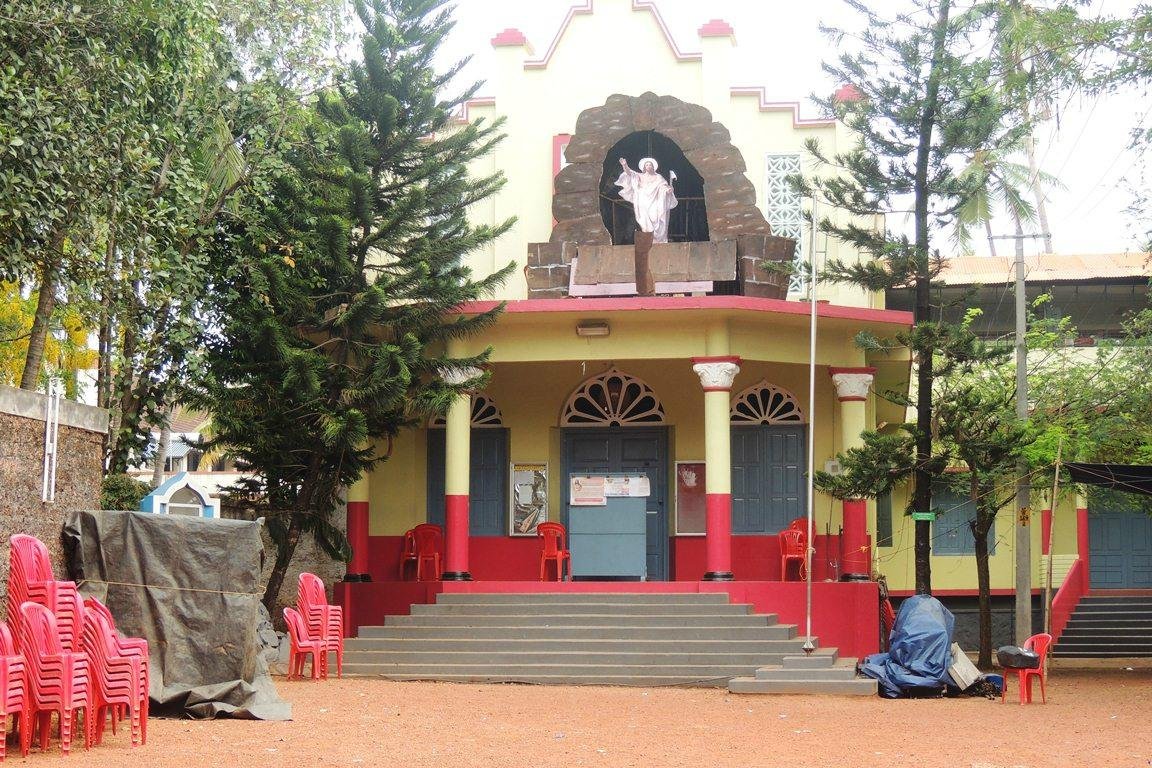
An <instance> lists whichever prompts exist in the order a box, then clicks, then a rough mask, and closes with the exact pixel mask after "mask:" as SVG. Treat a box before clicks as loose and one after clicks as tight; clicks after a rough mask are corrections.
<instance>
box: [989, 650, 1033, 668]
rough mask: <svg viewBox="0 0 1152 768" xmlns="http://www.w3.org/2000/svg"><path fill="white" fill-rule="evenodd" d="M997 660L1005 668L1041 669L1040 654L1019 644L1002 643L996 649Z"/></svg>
mask: <svg viewBox="0 0 1152 768" xmlns="http://www.w3.org/2000/svg"><path fill="white" fill-rule="evenodd" d="M996 661H997V663H998V664H1000V666H1002V667H1004V668H1005V669H1039V667H1040V655H1039V654H1038V653H1036V652H1035V651H1028V650H1025V649H1023V648H1021V647H1020V646H1018V645H1002V646H1000V647H999V648H997V649H996Z"/></svg>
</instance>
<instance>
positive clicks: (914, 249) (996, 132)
mask: <svg viewBox="0 0 1152 768" xmlns="http://www.w3.org/2000/svg"><path fill="white" fill-rule="evenodd" d="M846 1H847V2H848V4H849V5H851V6H852V7H853V8H854V9H855V10H856V11H857V12H859V13H860V14H861V15H862V16H863V17H864V18H865V20H866V21H867V25H868V26H867V29H866V30H865V31H864V32H863V33H862V34H860V35H859V36H857V38H856V40H855V41H854V48H855V49H856V50H854V51H851V52H848V53H844V54H842V55H841V57H840V58H839V60H838V61H836V62H834V63H825V65H824V69H825V70H826V71H827V72H828V73H829V74H831V75H832V76H833V77H835V78H836V79H837V80H838V81H839V82H842V83H850V84H851V85H852V86H853V87H854V88H855V91H856V93H855V94H853V96H854V98H848V99H844V98H843V94H841V98H840V99H839V100H835V101H834V100H831V99H830V100H827V101H826V102H825V108H826V109H828V110H829V111H833V112H835V113H836V114H837V116H838V117H840V118H841V119H842V120H843V121H844V123H845V124H846V125H847V126H848V127H849V128H850V129H852V131H853V132H854V133H855V135H856V136H857V137H858V138H859V144H858V145H857V146H856V147H854V148H853V149H851V150H850V151H848V152H845V153H841V154H836V155H833V156H829V155H828V154H826V153H825V152H824V151H823V150H822V148H821V147H820V146H819V144H818V143H816V142H810V143H809V145H808V147H809V150H810V151H811V152H812V153H813V155H815V157H816V158H817V161H818V162H819V163H820V164H821V165H822V166H823V167H824V169H825V170H827V171H828V173H826V174H825V175H822V176H817V177H814V178H809V179H806V180H805V181H804V183H803V185H802V186H803V188H804V191H806V192H807V193H809V194H816V195H819V196H820V197H821V198H822V199H823V200H825V201H826V202H827V203H828V204H830V205H831V206H832V207H833V208H836V209H839V210H840V211H843V212H845V213H847V214H848V216H847V217H846V218H842V219H838V220H833V219H829V218H825V219H823V220H822V221H820V222H819V223H818V225H819V226H820V228H821V229H822V230H823V231H826V232H828V233H830V234H831V235H833V236H834V237H836V238H837V239H839V240H841V241H843V242H845V243H848V244H850V245H852V246H854V247H855V249H856V250H858V251H859V252H861V253H863V254H866V255H868V256H871V257H872V260H869V261H866V262H861V263H845V262H842V261H836V260H832V261H830V262H829V263H828V265H827V268H826V276H827V277H830V278H831V279H833V280H835V281H841V282H848V283H853V284H855V285H859V286H861V287H863V288H865V289H867V290H872V291H882V290H887V289H892V288H898V287H910V288H911V289H912V290H913V293H914V296H915V305H914V311H913V322H914V326H913V328H912V330H911V331H910V332H908V333H905V334H900V335H898V336H897V338H896V340H895V341H896V342H897V343H898V344H900V345H902V346H906V347H908V348H909V349H910V350H911V351H912V355H913V358H914V362H915V365H916V387H915V402H914V403H908V404H909V405H914V406H915V408H916V424H915V426H914V427H911V429H910V434H911V436H912V440H911V449H912V456H911V457H910V458H909V466H910V467H911V474H912V477H913V491H912V500H911V504H910V510H911V511H912V512H920V513H924V515H923V516H924V517H927V513H929V512H930V511H931V509H932V495H931V494H932V490H931V487H932V480H933V478H934V477H938V476H939V475H940V474H941V472H942V471H943V469H944V467H945V465H946V462H945V461H944V459H943V458H942V457H941V456H939V455H937V454H936V452H935V451H934V449H933V432H932V424H933V402H932V397H933V389H934V382H935V380H936V378H937V377H938V376H939V375H941V374H943V373H947V372H948V370H949V369H951V368H952V367H954V366H957V365H968V364H970V363H972V362H975V361H978V360H979V359H981V357H982V356H983V355H985V354H986V353H987V351H986V350H985V349H984V348H983V347H982V345H980V344H979V343H978V342H977V340H976V339H975V337H974V336H973V335H972V333H971V332H970V331H969V330H967V329H966V328H963V327H960V326H956V325H950V324H947V323H944V322H942V321H941V320H940V312H939V311H938V308H937V307H933V306H932V303H931V295H932V294H931V290H930V289H931V284H932V281H933V279H934V278H935V277H936V276H937V275H938V274H939V273H940V270H941V268H942V266H943V265H942V261H941V258H940V255H939V253H938V252H935V251H934V250H933V233H939V232H943V231H946V229H947V228H948V226H949V225H950V224H952V223H953V222H954V219H955V216H956V213H957V211H958V210H959V209H961V208H962V207H963V206H964V204H965V202H966V201H968V200H969V199H970V198H971V197H972V196H973V195H974V194H975V193H976V192H977V191H978V190H977V188H976V187H975V185H974V184H973V183H972V181H971V180H970V179H966V178H965V177H963V176H962V175H960V174H959V173H958V168H960V167H961V166H962V163H961V161H962V160H963V158H966V157H970V156H972V155H973V154H974V153H976V152H995V151H997V150H999V149H1000V148H1002V147H1011V146H1014V145H1015V144H1016V143H1018V141H1019V140H1020V138H1021V136H1022V135H1023V133H1024V132H1025V131H1026V130H1027V125H1026V123H1025V121H1023V119H1022V114H1021V113H1020V111H1019V110H1018V108H1017V107H1016V106H1014V101H1013V100H1009V99H1002V98H1000V96H1001V90H1000V89H998V87H997V82H998V76H999V74H1000V73H999V72H998V70H997V63H996V62H995V61H994V60H992V59H990V58H988V57H986V56H981V55H980V54H979V51H980V50H982V44H983V43H985V42H986V41H987V40H988V39H989V38H990V35H991V34H992V30H993V29H994V26H995V22H996V18H997V17H996V10H997V8H996V6H997V4H996V3H983V2H973V3H969V4H968V6H967V7H964V8H957V7H954V6H956V5H959V3H954V2H953V0H914V1H913V2H911V3H909V4H908V5H910V6H911V8H909V9H908V10H906V11H904V12H903V13H901V14H899V15H897V16H896V17H894V18H885V17H884V16H882V15H881V14H880V13H879V12H877V11H874V10H871V9H870V8H869V7H868V5H867V4H865V3H864V2H860V0H846ZM827 31H828V32H829V33H831V34H832V35H834V36H835V37H836V38H837V39H838V40H844V39H845V37H846V35H845V33H843V32H841V31H838V30H827ZM983 47H984V48H985V49H986V47H987V46H983ZM909 206H910V207H911V208H912V213H913V234H912V236H911V237H909V236H907V235H903V234H898V233H895V232H893V231H890V230H888V229H885V228H884V227H880V228H876V227H874V226H872V222H874V221H875V217H876V214H888V215H893V214H897V213H898V212H904V211H906V210H907V209H908V207H909ZM865 222H866V223H865ZM889 223H891V222H889ZM859 342H860V343H861V344H863V345H866V346H875V345H879V344H883V343H885V342H881V341H879V340H876V339H871V338H866V337H862V338H861V339H859ZM941 367H943V370H941ZM866 445H867V443H866ZM883 447H884V448H885V449H886V450H885V451H884V452H882V453H885V454H890V451H891V449H892V446H891V445H890V444H887V443H885V444H884V445H883ZM884 458H885V460H891V458H892V457H891V455H885V457H884ZM915 525H916V545H915V546H916V553H915V554H916V590H917V592H920V593H930V592H931V590H932V578H931V565H930V560H929V556H930V552H931V540H930V536H931V533H930V532H931V528H930V525H931V524H930V522H929V521H928V520H927V519H918V520H917V521H916V523H915Z"/></svg>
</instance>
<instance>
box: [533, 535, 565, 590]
mask: <svg viewBox="0 0 1152 768" xmlns="http://www.w3.org/2000/svg"><path fill="white" fill-rule="evenodd" d="M536 535H537V536H538V537H539V538H540V539H541V540H542V541H543V542H544V549H543V550H542V551H541V552H540V581H544V575H545V574H546V573H547V572H548V561H549V560H551V561H552V562H554V563H556V581H563V580H564V563H568V578H569V579H571V578H572V553H571V552H569V551H568V543H567V541H568V532H567V531H566V530H564V526H563V525H561V524H560V523H539V524H538V525H537V526H536Z"/></svg>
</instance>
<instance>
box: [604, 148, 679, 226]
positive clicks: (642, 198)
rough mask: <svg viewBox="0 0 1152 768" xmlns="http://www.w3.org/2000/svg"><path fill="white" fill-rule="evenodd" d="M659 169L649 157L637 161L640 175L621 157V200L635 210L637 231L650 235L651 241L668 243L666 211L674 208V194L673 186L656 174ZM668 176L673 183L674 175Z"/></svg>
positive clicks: (618, 184)
mask: <svg viewBox="0 0 1152 768" xmlns="http://www.w3.org/2000/svg"><path fill="white" fill-rule="evenodd" d="M659 167H660V166H659V165H658V164H657V162H656V161H655V160H654V159H652V158H651V157H644V158H641V159H640V172H636V171H634V170H632V169H631V168H629V167H628V161H627V160H625V159H624V158H620V168H621V173H620V178H618V179H616V186H618V187H620V197H622V198H624V199H625V200H627V201H628V202H630V203H632V207H633V208H635V209H636V223H637V224H639V225H640V229H642V230H644V231H645V232H651V233H652V242H654V243H666V242H668V211H670V210H672V209H673V208H675V207H676V194H675V193H674V192H673V191H672V185H671V184H670V183H669V182H667V181H665V180H664V177H663V176H661V175H660V174H658V173H656V169H657V168H659ZM668 175H669V177H670V178H671V179H672V180H673V181H675V180H676V173H675V172H671V173H669V174H668Z"/></svg>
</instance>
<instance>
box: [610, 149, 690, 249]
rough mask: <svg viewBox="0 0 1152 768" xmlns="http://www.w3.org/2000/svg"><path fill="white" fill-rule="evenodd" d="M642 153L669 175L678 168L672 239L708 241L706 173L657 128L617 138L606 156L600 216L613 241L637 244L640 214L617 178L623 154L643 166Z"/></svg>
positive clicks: (670, 229) (631, 163)
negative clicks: (637, 226) (658, 131)
mask: <svg viewBox="0 0 1152 768" xmlns="http://www.w3.org/2000/svg"><path fill="white" fill-rule="evenodd" d="M642 157H651V158H653V159H654V160H655V161H656V162H657V163H658V164H659V166H660V167H659V169H658V171H657V173H659V174H660V175H661V176H663V177H664V178H665V179H667V178H668V173H669V171H675V172H676V181H674V182H673V183H672V188H673V189H674V190H675V192H676V200H677V204H676V207H675V208H673V209H672V210H671V211H670V212H669V214H668V242H670V243H685V242H698V241H707V240H708V211H707V209H706V208H705V207H704V177H703V176H701V175H700V173H699V172H698V171H697V170H696V168H695V167H693V165H692V163H690V162H688V158H687V157H685V156H684V152H683V151H681V149H680V147H678V146H676V142H674V141H672V140H671V139H669V138H668V137H667V136H665V135H664V134H662V133H657V132H656V131H636V132H635V133H631V134H629V135H627V136H625V137H624V138H623V139H621V140H620V141H618V142H616V144H615V145H614V146H613V147H612V149H610V150H608V154H607V156H605V158H604V173H603V175H602V176H601V177H600V216H601V217H602V218H603V219H604V227H605V228H606V229H607V230H608V232H610V233H611V235H612V244H613V245H633V244H634V243H635V242H636V215H635V212H634V210H633V208H632V204H631V203H630V202H628V201H627V200H624V199H623V198H621V197H620V187H618V186H616V179H617V178H619V176H620V158H624V159H625V160H627V161H628V165H629V167H631V168H633V169H634V170H640V168H639V162H640V158H642Z"/></svg>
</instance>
